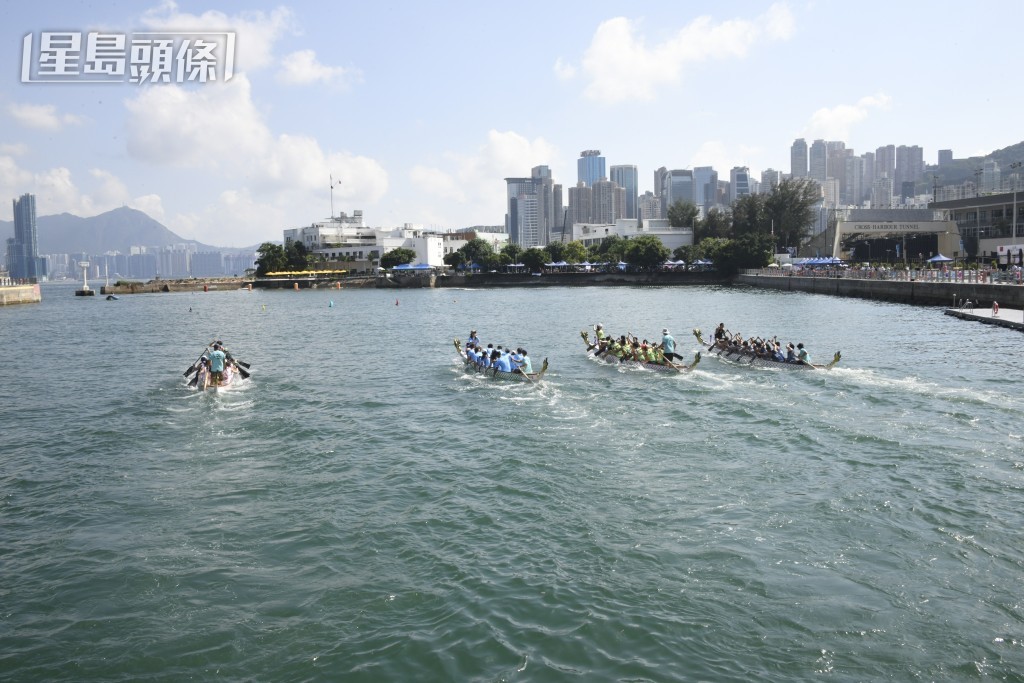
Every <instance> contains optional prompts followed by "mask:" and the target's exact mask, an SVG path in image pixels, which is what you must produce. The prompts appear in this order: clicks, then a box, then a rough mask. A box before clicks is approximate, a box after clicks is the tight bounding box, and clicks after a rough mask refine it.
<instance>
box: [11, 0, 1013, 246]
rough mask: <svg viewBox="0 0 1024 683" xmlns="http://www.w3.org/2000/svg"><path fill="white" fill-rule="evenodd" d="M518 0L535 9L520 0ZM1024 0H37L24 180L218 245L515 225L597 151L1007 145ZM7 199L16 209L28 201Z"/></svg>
mask: <svg viewBox="0 0 1024 683" xmlns="http://www.w3.org/2000/svg"><path fill="white" fill-rule="evenodd" d="M509 8H513V9H509ZM1022 24H1024V3H1020V2H1019V1H1013V0H1010V1H1006V2H994V1H993V2H984V1H982V2H975V3H962V2H932V3H929V4H923V3H903V2H895V3H894V2H875V1H873V0H869V1H866V2H857V3H852V2H843V3H839V2H823V1H820V0H817V1H814V2H774V3H773V2H753V1H743V0H741V1H739V2H732V3H725V4H721V3H720V4H718V5H713V4H711V3H700V4H697V3H681V2H669V1H664V2H643V1H639V2H632V3H622V2H605V1H603V0H590V1H588V2H585V3H584V2H567V3H547V2H545V3H542V2H529V1H525V2H516V3H512V4H509V5H507V6H506V5H502V4H499V3H488V2H482V3H481V2H477V3H471V2H461V3H456V2H438V3H390V2H375V3H354V2H347V1H345V0H341V1H339V2H333V3H313V2H306V1H299V2H290V3H281V4H277V3H265V2H260V1H256V0H253V1H251V2H245V1H243V2H232V3H222V4H212V3H209V2H193V1H191V0H182V1H180V2H163V3H160V2H153V3H152V4H147V3H114V4H110V5H105V4H101V3H91V2H89V3H87V2H35V3H28V2H12V3H7V4H6V6H5V20H4V22H3V23H2V26H0V45H3V46H6V47H4V48H3V49H0V197H5V198H8V199H13V198H15V197H17V196H19V195H21V194H23V193H25V192H32V193H34V194H35V195H36V202H37V211H38V213H39V214H40V215H48V214H53V213H61V212H65V211H66V212H70V213H74V214H76V215H80V216H92V215H96V214H98V213H102V212H103V211H107V210H109V209H112V208H116V207H118V206H124V205H127V206H132V207H135V208H138V209H140V210H143V211H145V212H146V213H148V214H149V215H151V216H152V217H153V218H156V219H157V220H159V221H160V222H162V223H163V224H164V225H166V226H168V227H169V228H171V229H172V230H174V231H175V232H176V233H178V234H179V235H181V236H182V237H185V238H192V239H198V240H200V241H202V242H205V243H207V244H212V245H217V246H233V247H240V246H247V245H253V244H258V243H260V242H263V241H266V240H280V239H281V236H282V235H281V231H282V230H283V229H285V228H294V227H300V226H303V225H308V224H309V223H311V222H312V221H314V220H319V219H322V218H325V217H327V216H328V215H329V214H330V212H331V199H332V193H331V190H330V182H331V178H333V179H334V181H335V183H336V186H335V188H334V191H333V202H334V209H335V211H336V212H337V211H348V212H350V213H351V211H352V210H353V209H362V210H363V211H364V215H365V218H366V221H367V223H368V224H370V225H373V226H384V227H393V226H399V225H402V224H405V223H410V224H414V225H418V226H424V227H430V228H437V229H448V228H459V227H465V226H469V225H481V224H482V225H497V224H501V223H502V222H503V221H504V211H505V202H504V196H505V183H504V178H505V177H508V176H521V175H529V172H530V169H531V167H533V166H536V165H539V164H547V165H548V166H550V167H551V169H552V173H553V175H554V178H555V181H556V182H559V183H561V184H562V185H563V186H565V187H569V186H571V185H574V184H575V182H576V159H577V157H578V156H579V153H580V151H582V150H586V149H599V150H601V152H602V154H603V155H604V156H605V158H606V159H607V164H608V165H609V166H610V165H613V164H635V165H636V166H637V167H638V170H639V175H640V189H641V191H644V190H648V189H652V187H651V186H652V182H653V172H654V170H655V169H656V168H658V167H659V166H665V167H667V168H687V167H693V166H703V165H713V166H715V167H716V168H717V169H718V171H719V174H720V176H725V177H727V175H728V171H729V169H730V168H732V167H733V166H737V165H743V166H749V167H750V169H751V171H752V172H753V173H754V174H756V175H759V174H760V172H761V171H762V170H763V169H765V168H769V167H770V168H775V169H779V170H782V171H785V172H788V171H789V147H790V144H791V143H792V141H793V139H794V138H797V137H806V138H808V142H810V141H811V140H813V139H814V138H819V137H820V138H825V139H829V140H844V141H845V142H846V144H847V146H848V147H852V148H853V149H854V150H855V151H856V152H857V153H858V154H859V153H862V152H865V151H873V150H874V149H875V148H877V147H879V146H882V145H887V144H895V145H901V144H906V145H915V144H916V145H920V146H921V147H923V148H924V156H925V161H926V163H935V161H936V158H937V150H939V149H952V150H953V153H954V156H956V157H965V156H971V155H975V154H984V153H987V152H990V151H992V150H994V149H999V148H1002V147H1006V146H1008V145H1011V144H1015V143H1017V142H1020V141H1021V140H1022V139H1024V126H1022V125H1021V123H1020V121H1021V113H1022V111H1024V107H1022V105H1024V102H1022V100H1024V94H1022V92H1021V89H1020V88H1018V87H1015V86H1014V83H1015V81H1014V77H1013V74H1014V73H1015V66H1016V65H1017V64H1019V63H1020V60H1021V57H1022V54H1021V53H1022V52H1024V48H1022V47H1020V41H1019V38H1020V36H1019V30H1020V26H1021V25H1022ZM58 30H63V31H76V32H77V31H80V32H82V33H83V34H85V33H87V32H89V31H107V32H123V33H126V34H129V35H132V34H135V33H140V32H143V31H234V32H235V34H236V40H237V44H236V50H235V74H234V77H233V78H232V79H231V80H230V81H228V82H227V83H216V84H211V83H207V84H198V85H197V84H189V85H179V84H176V83H172V84H168V85H143V86H140V85H135V84H131V83H128V82H126V81H125V82H119V83H110V84H100V85H90V84H85V83H59V84H55V83H42V84H40V83H31V84H26V83H22V82H21V68H22V56H21V45H22V39H23V38H24V36H25V35H27V34H33V35H34V36H35V39H38V36H39V35H40V33H41V32H43V31H58ZM0 219H4V220H10V219H11V203H10V201H4V202H0Z"/></svg>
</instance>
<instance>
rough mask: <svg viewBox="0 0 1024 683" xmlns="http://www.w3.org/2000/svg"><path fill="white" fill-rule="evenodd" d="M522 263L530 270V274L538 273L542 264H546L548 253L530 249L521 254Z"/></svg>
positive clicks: (535, 248)
mask: <svg viewBox="0 0 1024 683" xmlns="http://www.w3.org/2000/svg"><path fill="white" fill-rule="evenodd" d="M522 262H523V265H525V266H526V267H527V268H529V269H530V272H531V273H539V272H540V271H541V269H542V268H543V267H544V264H545V263H547V262H548V253H547V252H546V251H544V250H543V249H538V248H537V247H530V248H529V249H527V250H526V251H524V252H523V256H522Z"/></svg>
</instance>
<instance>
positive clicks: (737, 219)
mask: <svg viewBox="0 0 1024 683" xmlns="http://www.w3.org/2000/svg"><path fill="white" fill-rule="evenodd" d="M765 201H766V197H765V195H763V194H747V195H743V196H742V197H740V198H739V199H737V200H736V201H734V202H733V203H732V232H731V234H730V237H732V238H736V237H739V236H741V235H749V234H756V233H759V232H765V233H768V232H770V231H771V223H770V221H769V219H768V218H767V213H766V212H765Z"/></svg>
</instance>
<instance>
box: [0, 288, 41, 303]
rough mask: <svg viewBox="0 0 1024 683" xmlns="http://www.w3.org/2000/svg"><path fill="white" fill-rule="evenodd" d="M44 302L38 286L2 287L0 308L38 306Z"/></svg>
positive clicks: (0, 290)
mask: <svg viewBox="0 0 1024 683" xmlns="http://www.w3.org/2000/svg"><path fill="white" fill-rule="evenodd" d="M42 300H43V295H42V292H40V291H39V285H38V284H34V285H3V286H0V306H10V305H13V304H37V303H39V302H40V301H42Z"/></svg>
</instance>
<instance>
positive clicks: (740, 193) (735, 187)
mask: <svg viewBox="0 0 1024 683" xmlns="http://www.w3.org/2000/svg"><path fill="white" fill-rule="evenodd" d="M748 194H750V169H749V168H747V167H746V166H734V167H733V168H732V170H730V171H729V203H730V204H732V203H733V202H734V201H736V200H737V199H739V198H740V197H745V196H746V195H748Z"/></svg>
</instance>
